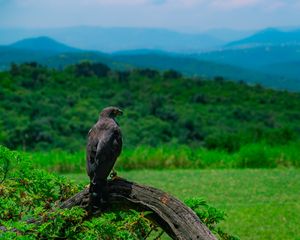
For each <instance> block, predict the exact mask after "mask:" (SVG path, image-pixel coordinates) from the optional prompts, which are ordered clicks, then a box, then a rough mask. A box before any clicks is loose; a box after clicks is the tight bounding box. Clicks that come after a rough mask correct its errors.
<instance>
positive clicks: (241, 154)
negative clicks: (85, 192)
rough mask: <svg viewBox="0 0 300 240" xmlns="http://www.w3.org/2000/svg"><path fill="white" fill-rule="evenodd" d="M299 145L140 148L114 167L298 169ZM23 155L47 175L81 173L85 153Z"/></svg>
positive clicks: (125, 154) (129, 151)
mask: <svg viewBox="0 0 300 240" xmlns="http://www.w3.org/2000/svg"><path fill="white" fill-rule="evenodd" d="M299 149H300V142H299V141H296V142H290V143H288V144H285V145H269V144H267V143H264V142H260V143H256V144H247V145H244V146H242V147H241V148H240V149H239V150H238V151H237V152H233V153H228V152H226V151H222V150H218V149H216V150H207V149H205V148H201V147H200V148H191V147H190V146H187V145H177V144H173V145H160V146H157V147H149V146H145V145H140V146H138V147H136V148H129V149H128V148H125V149H124V150H123V151H122V154H121V156H120V157H119V159H118V161H117V163H116V168H117V169H121V170H132V169H176V168H182V169H186V168H190V169H193V168H211V169H216V168H219V169H220V168H275V167H278V168H280V167H296V168H299V167H300V154H299ZM25 154H26V156H27V157H28V158H29V159H31V160H32V162H33V165H34V166H35V167H37V168H42V169H46V170H48V171H51V172H61V173H74V172H77V173H79V172H85V151H78V152H73V153H70V152H66V151H56V150H53V151H49V152H28V153H25Z"/></svg>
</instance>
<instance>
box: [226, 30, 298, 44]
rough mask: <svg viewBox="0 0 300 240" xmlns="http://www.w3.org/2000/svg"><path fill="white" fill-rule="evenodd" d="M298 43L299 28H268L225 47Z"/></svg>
mask: <svg viewBox="0 0 300 240" xmlns="http://www.w3.org/2000/svg"><path fill="white" fill-rule="evenodd" d="M290 44H292V45H294V44H297V45H300V30H299V29H298V30H293V31H280V30H277V29H275V28H268V29H265V30H263V31H260V32H258V33H256V34H254V35H252V36H250V37H247V38H244V39H241V40H238V41H234V42H231V43H228V44H227V45H226V47H243V48H244V47H257V46H267V45H268V46H270V45H290Z"/></svg>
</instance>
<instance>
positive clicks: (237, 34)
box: [203, 28, 255, 43]
mask: <svg viewBox="0 0 300 240" xmlns="http://www.w3.org/2000/svg"><path fill="white" fill-rule="evenodd" d="M203 33H204V34H207V35H209V36H212V37H215V38H217V39H221V40H222V41H224V42H227V43H228V42H231V41H236V40H237V39H243V38H246V37H249V36H251V35H252V34H254V33H255V31H254V30H235V29H228V28H219V29H209V30H206V31H205V32H203Z"/></svg>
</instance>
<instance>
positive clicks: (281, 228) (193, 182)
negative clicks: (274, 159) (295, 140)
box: [67, 169, 300, 240]
mask: <svg viewBox="0 0 300 240" xmlns="http://www.w3.org/2000/svg"><path fill="white" fill-rule="evenodd" d="M119 175H121V176H122V177H125V178H127V179H130V180H132V181H135V182H139V183H143V184H147V185H151V186H154V187H157V188H160V189H163V190H164V191H166V192H169V193H171V194H173V195H175V196H177V197H178V198H179V199H181V200H185V199H188V198H191V197H203V198H204V199H205V200H207V201H208V203H210V204H211V205H213V206H215V207H217V208H219V209H222V210H224V211H225V212H226V213H227V215H228V217H227V220H226V221H225V222H224V223H223V224H222V227H223V228H224V230H225V231H227V232H229V233H231V234H234V235H237V236H239V237H240V238H241V239H249V240H250V239H251V240H256V239H257V240H258V239H259V240H261V239H278V240H279V239H280V240H281V239H285V240H289V239H300V238H299V236H300V228H299V224H300V218H299V216H300V199H299V196H300V170H298V169H273V170H271V169H260V170H257V169H240V170H138V171H137V170H135V171H121V172H119ZM67 176H68V177H69V178H71V179H74V180H75V181H76V182H80V183H86V184H87V183H88V178H87V177H86V176H85V175H84V174H68V175H67Z"/></svg>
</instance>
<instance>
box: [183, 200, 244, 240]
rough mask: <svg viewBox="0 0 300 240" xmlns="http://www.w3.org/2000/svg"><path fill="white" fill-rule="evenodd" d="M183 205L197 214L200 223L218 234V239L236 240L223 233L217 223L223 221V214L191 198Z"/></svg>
mask: <svg viewBox="0 0 300 240" xmlns="http://www.w3.org/2000/svg"><path fill="white" fill-rule="evenodd" d="M185 203H186V204H187V205H188V206H189V207H190V208H191V209H192V210H193V211H194V212H195V213H196V214H197V216H198V217H199V218H200V219H201V221H202V222H203V223H204V224H205V225H206V226H207V227H208V228H209V229H210V230H211V231H212V232H214V233H215V234H218V236H219V237H220V239H224V240H238V239H239V238H238V237H235V236H232V235H229V234H227V233H225V232H224V231H223V230H222V229H221V228H220V227H218V223H220V222H221V221H223V220H225V213H224V212H222V211H220V210H218V209H217V208H215V207H212V206H210V205H208V204H207V203H206V201H204V200H203V199H200V198H191V199H188V200H186V201H185Z"/></svg>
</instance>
